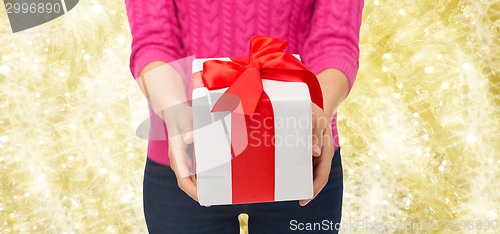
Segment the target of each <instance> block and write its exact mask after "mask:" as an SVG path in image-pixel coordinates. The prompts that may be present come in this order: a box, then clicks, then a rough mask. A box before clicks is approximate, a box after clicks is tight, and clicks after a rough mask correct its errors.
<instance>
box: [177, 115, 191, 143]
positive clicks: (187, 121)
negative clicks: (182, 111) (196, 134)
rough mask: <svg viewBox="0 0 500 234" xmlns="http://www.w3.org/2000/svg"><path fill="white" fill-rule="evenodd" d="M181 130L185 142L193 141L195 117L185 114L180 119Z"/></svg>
mask: <svg viewBox="0 0 500 234" xmlns="http://www.w3.org/2000/svg"><path fill="white" fill-rule="evenodd" d="M177 127H178V128H179V130H180V133H181V136H182V140H183V141H184V143H185V144H192V143H193V117H192V116H183V119H182V120H179V122H178V126H177Z"/></svg>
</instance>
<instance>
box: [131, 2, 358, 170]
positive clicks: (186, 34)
mask: <svg viewBox="0 0 500 234" xmlns="http://www.w3.org/2000/svg"><path fill="white" fill-rule="evenodd" d="M125 3H126V8H127V15H128V19H129V22H130V28H131V31H132V37H133V42H132V55H131V57H130V69H131V71H132V74H133V75H134V77H136V78H137V77H138V76H139V73H140V71H141V70H142V69H143V68H144V66H145V65H147V64H148V63H150V62H153V61H157V60H160V61H165V62H171V61H174V60H178V59H181V58H185V57H188V56H192V55H194V56H195V57H198V58H201V57H228V56H244V55H246V54H247V53H248V47H249V41H250V37H251V36H253V35H266V36H272V37H275V38H280V39H282V40H285V41H288V47H287V48H286V51H287V52H290V53H297V54H299V55H300V56H301V59H302V61H303V62H304V64H305V65H306V66H307V67H308V68H309V69H310V70H311V71H312V72H313V73H315V74H317V73H319V72H321V71H322V70H324V69H326V68H336V69H339V70H341V71H342V72H344V73H345V74H346V75H347V77H348V78H349V84H350V88H352V85H353V84H354V80H355V78H356V74H357V71H358V58H359V47H358V42H359V30H360V25H361V14H362V9H363V0H157V1H142V0H125ZM150 113H151V124H150V132H158V131H162V132H163V131H164V132H165V133H164V135H166V128H165V124H164V123H163V121H162V120H161V119H160V118H159V117H158V115H156V114H155V113H154V112H153V111H152V109H151V108H150ZM332 129H333V136H334V141H335V147H338V133H337V127H336V121H335V119H334V121H333V122H332ZM148 156H149V157H150V159H152V160H153V161H155V162H158V163H161V164H164V165H169V160H168V142H167V140H165V139H163V140H153V139H150V140H149V143H148Z"/></svg>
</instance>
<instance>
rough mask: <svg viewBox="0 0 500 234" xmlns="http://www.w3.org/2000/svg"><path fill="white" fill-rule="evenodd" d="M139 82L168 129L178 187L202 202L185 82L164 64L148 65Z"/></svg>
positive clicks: (169, 153)
mask: <svg viewBox="0 0 500 234" xmlns="http://www.w3.org/2000/svg"><path fill="white" fill-rule="evenodd" d="M138 79H139V80H138V83H139V87H140V88H141V90H142V92H143V93H144V95H145V96H146V98H147V99H148V101H149V104H150V105H151V107H152V108H153V110H154V111H155V112H156V113H157V114H158V115H160V116H161V117H162V119H163V121H164V122H165V124H166V125H167V131H168V143H169V145H168V155H169V158H170V167H171V168H172V170H173V171H174V172H175V176H176V177H177V184H178V185H179V188H180V189H182V191H184V192H185V193H186V194H187V195H189V196H190V197H191V198H193V199H194V200H196V201H198V195H197V189H196V175H195V171H194V163H193V157H192V156H193V155H192V150H190V145H191V144H192V143H193V116H192V111H191V106H189V104H188V102H187V98H186V92H185V85H184V81H183V79H182V77H181V76H180V74H179V73H178V72H177V70H176V69H175V68H173V66H171V65H170V64H167V63H164V62H161V61H155V62H152V63H149V64H148V65H146V66H145V67H144V69H143V70H142V71H141V75H140V78H138Z"/></svg>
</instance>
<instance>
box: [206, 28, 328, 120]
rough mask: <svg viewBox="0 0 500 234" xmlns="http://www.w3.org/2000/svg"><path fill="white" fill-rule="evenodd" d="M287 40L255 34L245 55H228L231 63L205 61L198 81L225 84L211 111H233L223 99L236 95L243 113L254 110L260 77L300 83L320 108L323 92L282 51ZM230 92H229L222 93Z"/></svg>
mask: <svg viewBox="0 0 500 234" xmlns="http://www.w3.org/2000/svg"><path fill="white" fill-rule="evenodd" d="M287 44H288V43H287V42H286V41H283V40H280V39H276V38H272V37H267V36H255V37H252V39H251V41H250V54H249V55H248V57H243V58H231V60H232V61H231V62H223V61H217V60H209V61H206V62H205V63H203V73H202V80H203V83H204V85H205V87H207V88H208V89H209V90H214V89H221V88H225V87H229V88H228V89H227V90H226V92H225V93H224V94H223V95H222V97H221V98H220V99H219V100H218V101H217V103H216V104H215V105H214V108H213V109H212V112H217V111H234V109H230V108H229V106H234V105H225V104H224V102H228V101H229V102H230V103H234V100H228V98H231V97H232V98H233V99H234V97H235V96H236V97H238V98H239V101H240V102H241V105H242V107H243V112H244V114H245V115H251V114H252V113H254V111H255V108H256V106H257V104H258V103H259V100H260V98H261V96H262V93H263V92H264V90H263V87H262V78H265V79H269V80H277V81H284V82H303V83H306V84H307V86H308V88H309V94H310V96H311V101H312V102H313V103H315V104H316V105H318V106H319V107H320V108H323V95H322V92H321V86H320V84H319V82H318V79H317V78H316V76H315V75H314V74H313V73H312V72H311V71H309V70H308V69H307V68H306V67H305V66H304V64H302V62H300V61H299V60H298V59H297V58H295V57H294V56H293V55H292V54H289V53H285V52H283V51H284V50H285V48H286V46H287ZM226 94H231V95H226Z"/></svg>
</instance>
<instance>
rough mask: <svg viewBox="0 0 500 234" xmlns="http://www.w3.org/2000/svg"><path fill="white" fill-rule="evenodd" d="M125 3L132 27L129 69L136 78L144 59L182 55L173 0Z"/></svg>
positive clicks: (135, 0)
mask: <svg viewBox="0 0 500 234" xmlns="http://www.w3.org/2000/svg"><path fill="white" fill-rule="evenodd" d="M125 6H126V9H127V16H128V21H129V24H130V29H131V31H132V54H131V56H130V70H131V72H132V75H133V76H134V77H135V78H136V79H137V77H138V76H139V74H140V72H141V70H142V69H143V68H144V66H146V65H147V64H148V63H151V62H153V61H158V60H159V61H164V62H167V63H168V62H171V61H173V60H177V59H180V58H182V56H183V49H182V43H181V36H180V29H179V22H178V20H177V13H176V8H175V3H174V0H159V1H142V0H125Z"/></svg>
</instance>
